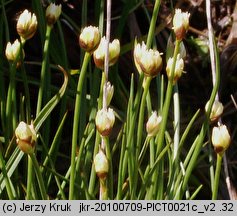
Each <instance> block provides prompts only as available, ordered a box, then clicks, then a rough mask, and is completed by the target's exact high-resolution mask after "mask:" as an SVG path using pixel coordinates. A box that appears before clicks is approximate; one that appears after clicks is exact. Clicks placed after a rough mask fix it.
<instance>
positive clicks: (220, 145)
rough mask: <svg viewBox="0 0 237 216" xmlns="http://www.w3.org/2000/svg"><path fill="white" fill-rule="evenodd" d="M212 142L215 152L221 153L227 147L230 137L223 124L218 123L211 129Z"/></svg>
mask: <svg viewBox="0 0 237 216" xmlns="http://www.w3.org/2000/svg"><path fill="white" fill-rule="evenodd" d="M211 140H212V144H213V146H214V149H215V151H216V153H218V154H223V153H224V152H225V151H226V149H227V148H228V147H229V145H230V142H231V138H230V134H229V131H228V129H227V127H226V126H225V125H219V126H218V127H214V128H213V129H212V137H211Z"/></svg>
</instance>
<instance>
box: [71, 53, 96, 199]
mask: <svg viewBox="0 0 237 216" xmlns="http://www.w3.org/2000/svg"><path fill="white" fill-rule="evenodd" d="M90 57H91V55H90V53H88V52H86V53H85V56H84V61H83V64H82V68H81V73H80V77H79V81H78V85H77V95H76V101H75V109H74V119H73V133H72V150H71V174H70V185H69V199H70V200H72V199H73V198H74V185H75V168H76V161H75V158H76V149H77V142H78V140H77V138H78V128H79V118H80V110H81V96H82V88H83V84H84V80H85V75H86V71H87V66H88V63H89V61H90Z"/></svg>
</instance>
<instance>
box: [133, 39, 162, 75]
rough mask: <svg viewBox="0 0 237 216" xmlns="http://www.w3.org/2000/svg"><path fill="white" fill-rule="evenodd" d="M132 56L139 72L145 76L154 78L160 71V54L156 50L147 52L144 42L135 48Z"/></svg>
mask: <svg viewBox="0 0 237 216" xmlns="http://www.w3.org/2000/svg"><path fill="white" fill-rule="evenodd" d="M133 55H134V61H135V65H136V67H137V70H138V71H139V72H141V71H143V72H144V74H145V75H146V76H149V77H155V76H156V75H157V74H158V73H159V72H160V71H161V69H162V58H161V54H160V53H159V52H158V51H157V50H153V49H149V50H148V49H147V47H146V45H145V43H144V42H142V44H137V45H136V46H135V48H134V54H133Z"/></svg>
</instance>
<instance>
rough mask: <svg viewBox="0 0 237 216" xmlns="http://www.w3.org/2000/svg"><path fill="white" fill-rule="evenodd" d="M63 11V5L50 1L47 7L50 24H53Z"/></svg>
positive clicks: (48, 22) (47, 17)
mask: <svg viewBox="0 0 237 216" xmlns="http://www.w3.org/2000/svg"><path fill="white" fill-rule="evenodd" d="M61 13H62V5H61V4H59V5H56V4H54V3H50V5H49V6H48V7H47V8H46V20H47V24H48V25H50V26H51V25H53V24H54V23H55V22H56V21H57V20H58V18H59V16H60V15H61Z"/></svg>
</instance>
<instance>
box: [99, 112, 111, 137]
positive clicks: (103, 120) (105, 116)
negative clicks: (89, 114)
mask: <svg viewBox="0 0 237 216" xmlns="http://www.w3.org/2000/svg"><path fill="white" fill-rule="evenodd" d="M114 122H115V115H114V111H113V109H111V108H109V109H108V110H104V109H101V110H99V111H98V112H97V114H96V117H95V124H96V128H97V130H98V131H99V133H100V134H101V135H102V136H108V135H109V134H110V132H111V130H112V128H113V125H114Z"/></svg>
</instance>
